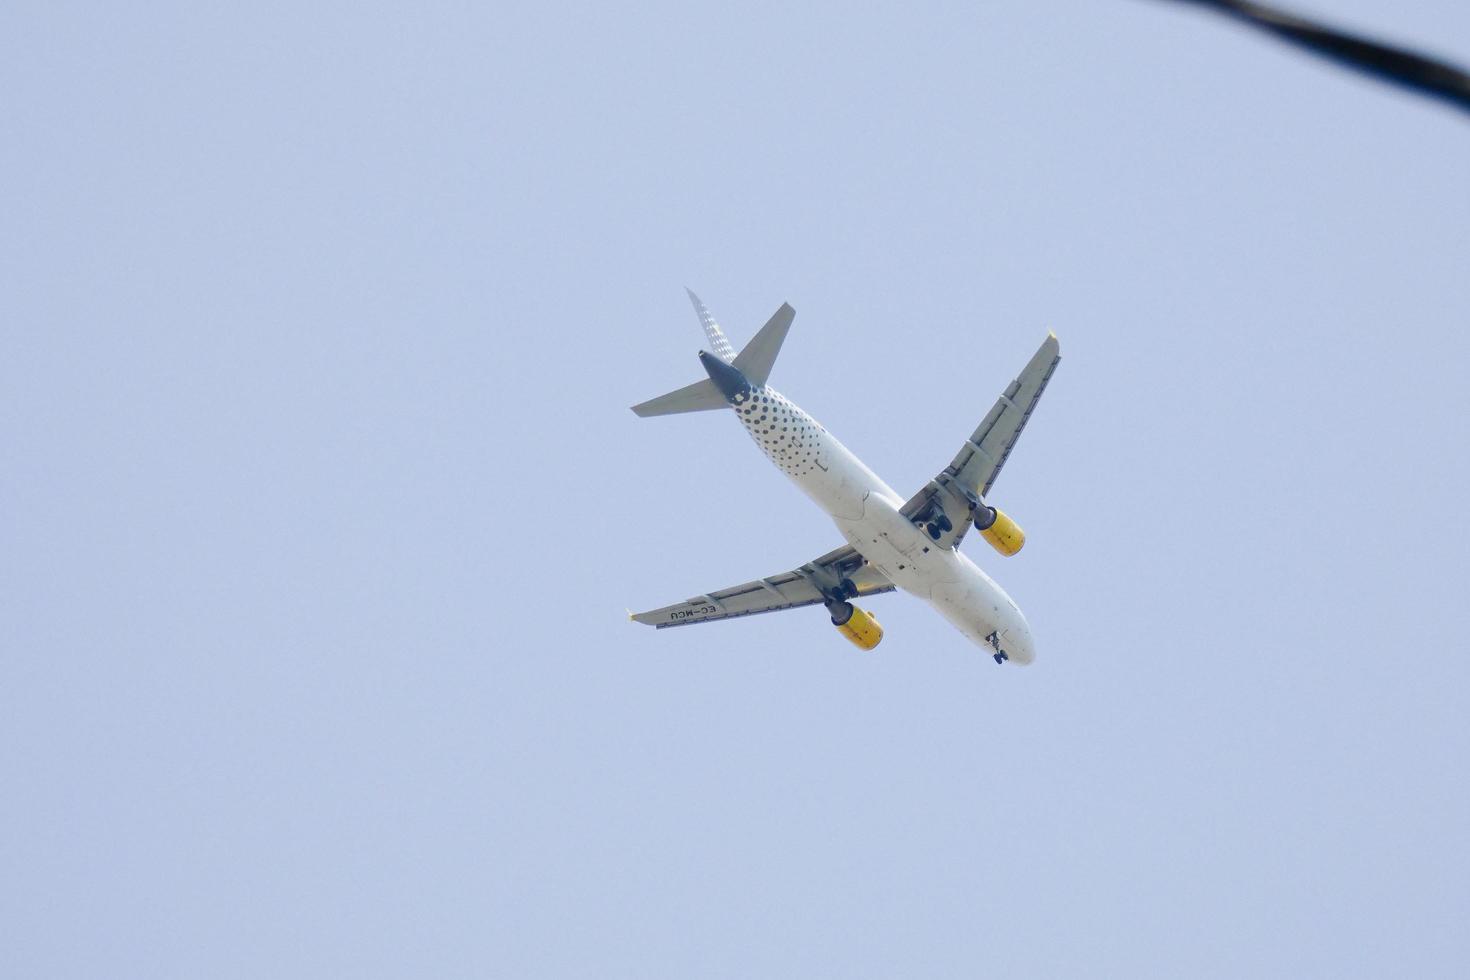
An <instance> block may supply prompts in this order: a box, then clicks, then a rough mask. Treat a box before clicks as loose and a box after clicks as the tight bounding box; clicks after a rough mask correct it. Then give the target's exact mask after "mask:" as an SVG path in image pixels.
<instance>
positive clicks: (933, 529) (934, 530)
mask: <svg viewBox="0 0 1470 980" xmlns="http://www.w3.org/2000/svg"><path fill="white" fill-rule="evenodd" d="M924 529H925V530H926V531H928V532H929V537H931V538H933V539H934V540H935V541H938V540H939V535H940V533H941V532H940V530H939V525H938V524H925V525H924Z"/></svg>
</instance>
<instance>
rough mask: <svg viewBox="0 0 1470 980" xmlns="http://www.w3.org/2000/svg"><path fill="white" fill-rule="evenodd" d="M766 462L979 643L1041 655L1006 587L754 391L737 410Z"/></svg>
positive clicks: (1013, 656) (1025, 659) (814, 428)
mask: <svg viewBox="0 0 1470 980" xmlns="http://www.w3.org/2000/svg"><path fill="white" fill-rule="evenodd" d="M732 407H733V408H734V409H735V413H736V416H737V417H738V418H739V419H740V422H741V424H742V425H744V426H745V428H746V431H748V432H749V433H750V435H751V438H753V439H755V441H756V445H758V446H760V447H761V451H762V452H764V453H765V454H766V457H767V458H768V459H770V460H771V462H772V463H774V464H776V466H777V468H779V469H780V470H781V471H782V472H784V473H785V474H786V475H787V476H788V477H790V478H791V481H792V482H793V483H795V484H796V485H797V486H798V487H800V488H801V490H802V492H803V493H805V494H806V495H807V496H808V497H810V498H811V499H812V500H813V501H815V502H816V504H817V506H818V507H821V508H822V509H823V510H824V511H826V512H827V513H828V514H829V515H830V516H831V518H832V520H833V521H834V522H836V524H837V528H838V530H840V531H841V532H842V535H843V537H845V538H846V539H847V541H848V543H849V544H850V545H852V546H853V548H854V549H856V550H857V552H858V553H859V554H860V555H862V556H863V558H864V559H866V560H867V562H868V564H870V565H871V566H873V567H874V568H876V569H877V570H878V571H880V572H882V573H883V574H884V575H885V576H887V577H888V579H889V580H890V581H892V582H893V584H894V585H896V586H898V587H899V588H900V589H902V590H903V591H905V592H907V593H909V594H911V595H915V596H918V597H919V598H920V599H923V600H924V601H925V602H927V603H929V604H930V605H931V606H933V607H934V608H935V609H936V610H937V611H938V612H939V614H940V615H941V616H943V617H944V618H945V619H947V620H949V621H950V622H951V623H953V624H954V625H955V626H956V627H957V628H958V629H959V630H960V632H961V633H964V634H965V635H966V636H967V637H969V638H970V639H971V640H972V641H974V642H975V643H976V644H978V645H980V646H982V647H985V648H986V649H987V650H990V651H992V652H994V650H996V649H1003V650H1005V652H1006V655H1007V656H1008V657H1009V658H1010V662H1012V663H1016V664H1029V663H1031V661H1032V660H1034V659H1035V657H1036V652H1035V649H1034V647H1033V645H1032V641H1031V630H1030V628H1029V627H1028V626H1027V625H1026V618H1025V617H1024V616H1022V615H1021V610H1020V609H1018V608H1017V607H1016V604H1015V603H1014V602H1012V601H1011V597H1010V596H1008V595H1006V593H1005V590H1003V589H1002V588H1001V587H1000V586H998V585H996V584H995V582H994V581H993V580H992V579H991V578H990V576H988V575H986V574H985V573H984V572H982V571H981V570H980V569H979V568H978V567H977V566H976V565H975V563H974V562H972V561H970V559H969V558H968V557H966V556H965V555H964V554H962V553H960V551H959V549H958V548H942V547H940V546H939V545H937V544H935V543H934V542H933V541H932V540H930V538H929V536H928V535H927V534H926V533H925V532H924V530H923V529H922V528H920V527H918V526H916V525H914V524H912V523H910V521H909V520H908V518H906V517H904V516H903V515H902V514H900V513H899V509H900V508H901V507H902V506H903V503H904V501H903V498H902V497H900V496H899V495H898V494H896V493H894V491H893V488H891V487H890V486H889V485H888V484H886V483H884V482H883V481H882V480H881V479H880V478H879V477H878V475H877V474H876V473H874V472H873V471H872V470H870V469H868V467H867V466H865V465H864V464H863V461H862V460H860V459H858V458H857V457H856V456H854V455H853V454H852V452H851V451H849V450H848V449H847V447H846V446H844V445H843V444H842V443H840V442H838V441H837V439H836V438H835V437H833V436H832V434H831V433H829V432H828V431H827V430H826V429H824V428H822V426H821V425H820V424H818V423H817V421H816V420H815V419H813V418H812V417H811V416H810V415H808V414H807V413H806V412H804V411H802V410H801V409H800V408H799V407H797V406H796V405H794V404H793V403H792V402H791V401H789V400H788V399H787V398H786V397H785V396H783V395H782V394H781V393H780V392H777V391H775V390H773V389H771V388H769V387H757V388H754V389H753V390H752V392H751V394H750V396H749V397H748V398H746V399H743V400H742V401H740V402H738V403H736V404H735V405H733V406H732Z"/></svg>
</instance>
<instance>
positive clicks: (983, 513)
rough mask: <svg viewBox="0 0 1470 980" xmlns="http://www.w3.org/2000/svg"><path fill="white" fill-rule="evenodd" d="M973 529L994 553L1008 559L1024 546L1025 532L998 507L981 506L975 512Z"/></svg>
mask: <svg viewBox="0 0 1470 980" xmlns="http://www.w3.org/2000/svg"><path fill="white" fill-rule="evenodd" d="M975 529H976V530H978V531H979V532H980V536H981V537H983V538H984V539H985V540H986V541H988V542H989V543H990V546H991V547H992V548H994V549H995V550H996V551H999V552H1000V553H1001V554H1003V555H1005V556H1006V557H1007V558H1009V557H1010V556H1011V555H1014V554H1015V553H1016V552H1018V551H1020V550H1021V548H1022V547H1024V546H1025V544H1026V532H1025V531H1023V530H1021V525H1019V524H1017V523H1016V522H1015V521H1013V520H1011V519H1010V517H1009V516H1007V515H1006V512H1005V511H1003V510H1001V509H1000V508H999V507H990V506H988V505H986V504H981V505H980V506H979V507H978V508H976V510H975Z"/></svg>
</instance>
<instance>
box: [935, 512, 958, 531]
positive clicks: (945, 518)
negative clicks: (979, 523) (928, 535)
mask: <svg viewBox="0 0 1470 980" xmlns="http://www.w3.org/2000/svg"><path fill="white" fill-rule="evenodd" d="M934 523H935V524H938V525H939V529H940V530H941V531H943V532H945V533H946V534H948V533H949V532H950V531H953V530H954V521H951V520H950V519H949V515H948V514H940V515H939V520H937V521H935V522H934Z"/></svg>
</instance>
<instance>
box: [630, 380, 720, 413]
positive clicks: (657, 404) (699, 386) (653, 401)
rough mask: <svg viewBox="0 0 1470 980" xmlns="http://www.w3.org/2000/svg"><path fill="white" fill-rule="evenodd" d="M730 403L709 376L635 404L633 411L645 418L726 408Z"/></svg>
mask: <svg viewBox="0 0 1470 980" xmlns="http://www.w3.org/2000/svg"><path fill="white" fill-rule="evenodd" d="M729 404H730V403H729V402H727V401H725V396H724V395H723V394H721V393H720V389H719V388H716V387H715V383H714V382H713V381H711V380H710V379H709V378H705V379H704V380H703V381H696V382H694V384H692V385H685V386H684V387H683V388H680V389H679V390H678V391H671V392H669V393H668V394H667V395H659V396H658V397H657V398H650V399H649V400H648V401H646V402H643V403H642V404H639V405H634V406H633V412H634V414H636V415H639V416H641V417H643V418H648V417H649V416H652V415H679V414H681V413H683V412H708V411H710V410H711V409H715V408H725V407H727V406H728V405H729Z"/></svg>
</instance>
